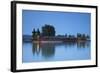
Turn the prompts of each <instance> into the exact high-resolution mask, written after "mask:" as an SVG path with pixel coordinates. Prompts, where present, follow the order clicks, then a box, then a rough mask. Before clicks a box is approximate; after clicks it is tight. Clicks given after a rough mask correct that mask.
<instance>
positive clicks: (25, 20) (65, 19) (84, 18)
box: [22, 10, 91, 35]
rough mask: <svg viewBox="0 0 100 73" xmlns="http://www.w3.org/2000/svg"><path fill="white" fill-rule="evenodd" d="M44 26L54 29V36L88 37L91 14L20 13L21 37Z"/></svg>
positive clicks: (29, 11) (27, 11) (24, 11)
mask: <svg viewBox="0 0 100 73" xmlns="http://www.w3.org/2000/svg"><path fill="white" fill-rule="evenodd" d="M45 24H50V25H53V26H54V27H55V30H56V35H58V34H60V35H65V34H66V33H67V34H71V35H76V34H77V33H82V34H83V33H84V34H88V35H90V28H91V26H90V25H91V14H90V13H78V12H54V11H35V10H23V11H22V25H23V28H22V29H23V35H31V34H32V30H33V28H35V29H37V28H39V29H40V30H41V27H42V26H44V25H45Z"/></svg>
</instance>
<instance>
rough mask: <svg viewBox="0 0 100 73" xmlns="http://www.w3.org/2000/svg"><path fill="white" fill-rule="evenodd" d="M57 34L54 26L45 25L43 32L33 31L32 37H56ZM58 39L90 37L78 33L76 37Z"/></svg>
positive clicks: (69, 36)
mask: <svg viewBox="0 0 100 73" xmlns="http://www.w3.org/2000/svg"><path fill="white" fill-rule="evenodd" d="M55 34H56V31H55V28H54V26H52V25H49V24H45V25H44V26H42V31H41V32H40V30H39V29H37V30H35V29H33V31H32V37H33V38H37V37H44V36H47V37H54V36H55ZM56 37H64V38H78V39H83V40H86V39H90V36H89V35H85V34H81V33H77V36H75V35H67V34H65V35H57V36H56Z"/></svg>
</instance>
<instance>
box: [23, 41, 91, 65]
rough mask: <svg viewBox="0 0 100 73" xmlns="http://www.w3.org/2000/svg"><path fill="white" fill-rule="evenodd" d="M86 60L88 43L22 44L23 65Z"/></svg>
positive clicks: (88, 56) (88, 55) (88, 54)
mask: <svg viewBox="0 0 100 73" xmlns="http://www.w3.org/2000/svg"><path fill="white" fill-rule="evenodd" d="M87 59H91V49H90V41H83V42H65V43H32V42H23V50H22V61H23V63H28V62H43V61H65V60H66V61H68V60H87Z"/></svg>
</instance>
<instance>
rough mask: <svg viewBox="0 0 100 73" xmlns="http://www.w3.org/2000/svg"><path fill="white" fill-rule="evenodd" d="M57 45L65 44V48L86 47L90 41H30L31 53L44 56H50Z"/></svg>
mask: <svg viewBox="0 0 100 73" xmlns="http://www.w3.org/2000/svg"><path fill="white" fill-rule="evenodd" d="M57 46H65V47H66V49H67V48H70V47H73V46H76V47H77V49H80V48H88V47H89V46H90V41H78V42H64V43H40V42H37V43H32V52H33V54H36V55H39V54H41V55H42V56H43V57H44V58H50V57H52V56H54V54H55V48H56V47H57Z"/></svg>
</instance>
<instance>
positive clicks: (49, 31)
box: [42, 24, 55, 36]
mask: <svg viewBox="0 0 100 73" xmlns="http://www.w3.org/2000/svg"><path fill="white" fill-rule="evenodd" d="M42 36H55V28H54V27H53V26H52V25H48V24H46V25H45V26H43V27H42Z"/></svg>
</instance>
